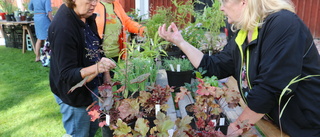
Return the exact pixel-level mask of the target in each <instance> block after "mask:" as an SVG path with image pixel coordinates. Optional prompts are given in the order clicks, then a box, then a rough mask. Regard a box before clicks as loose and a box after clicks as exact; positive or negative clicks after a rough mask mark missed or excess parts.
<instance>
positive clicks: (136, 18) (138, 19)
mask: <svg viewBox="0 0 320 137" xmlns="http://www.w3.org/2000/svg"><path fill="white" fill-rule="evenodd" d="M139 12H140V10H139V9H134V8H131V11H129V12H127V15H128V16H129V17H131V19H132V20H134V21H136V22H139V23H141V22H142V18H143V16H146V15H139V14H138V13H139Z"/></svg>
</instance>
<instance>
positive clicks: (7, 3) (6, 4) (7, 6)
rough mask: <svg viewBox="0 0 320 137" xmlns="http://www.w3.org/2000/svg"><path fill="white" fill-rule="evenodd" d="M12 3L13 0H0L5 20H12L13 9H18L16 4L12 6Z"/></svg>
mask: <svg viewBox="0 0 320 137" xmlns="http://www.w3.org/2000/svg"><path fill="white" fill-rule="evenodd" d="M12 3H14V1H13V0H2V1H0V6H1V8H2V10H3V11H4V12H6V13H7V14H6V20H7V21H14V16H13V11H15V10H16V9H18V8H17V7H16V6H14V5H13V4H12Z"/></svg>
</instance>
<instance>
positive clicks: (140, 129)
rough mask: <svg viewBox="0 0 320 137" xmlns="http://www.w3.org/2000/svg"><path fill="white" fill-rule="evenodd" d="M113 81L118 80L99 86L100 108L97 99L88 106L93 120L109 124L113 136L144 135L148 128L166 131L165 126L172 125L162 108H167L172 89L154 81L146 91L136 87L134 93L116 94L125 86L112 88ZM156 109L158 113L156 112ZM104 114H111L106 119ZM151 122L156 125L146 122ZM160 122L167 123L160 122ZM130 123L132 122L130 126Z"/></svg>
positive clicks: (154, 130) (155, 132) (164, 132)
mask: <svg viewBox="0 0 320 137" xmlns="http://www.w3.org/2000/svg"><path fill="white" fill-rule="evenodd" d="M116 85H119V83H113V84H103V85H101V86H99V88H98V89H99V94H100V97H98V98H99V100H100V107H101V108H100V107H99V105H98V104H96V102H94V103H93V104H92V105H90V106H89V107H88V110H89V112H88V114H89V115H90V116H91V120H92V121H94V120H96V119H99V121H100V123H99V126H100V127H102V126H105V125H109V126H110V129H112V130H114V135H115V136H121V135H124V136H131V135H142V136H145V135H146V133H147V132H148V133H149V134H150V131H152V132H151V133H152V134H153V135H157V134H161V135H167V134H168V133H167V130H168V129H170V128H172V127H173V126H174V123H173V122H172V121H171V120H170V118H169V117H168V116H165V114H163V113H161V112H165V111H166V110H167V108H168V105H167V104H166V102H167V101H168V99H169V98H170V97H171V92H173V91H174V90H173V88H172V87H169V86H166V87H161V86H160V85H155V84H154V86H147V87H146V89H147V91H139V92H137V93H136V95H132V96H130V97H129V98H123V97H121V96H118V94H120V93H121V92H122V91H124V89H125V87H124V86H122V87H121V88H119V89H118V90H116V91H112V86H116ZM137 95H138V96H137ZM156 105H159V110H155V109H156V107H155V106H156ZM156 111H158V112H159V113H161V114H159V113H158V115H159V116H158V115H156ZM106 116H108V117H110V119H109V121H108V122H106ZM147 117H154V119H153V120H154V121H148V120H147V119H146V118H147ZM157 121H161V122H157ZM150 122H152V123H154V124H155V128H152V127H150V126H149V123H150ZM162 122H166V124H165V125H163V123H162ZM130 124H133V125H132V126H130ZM165 130H166V131H165Z"/></svg>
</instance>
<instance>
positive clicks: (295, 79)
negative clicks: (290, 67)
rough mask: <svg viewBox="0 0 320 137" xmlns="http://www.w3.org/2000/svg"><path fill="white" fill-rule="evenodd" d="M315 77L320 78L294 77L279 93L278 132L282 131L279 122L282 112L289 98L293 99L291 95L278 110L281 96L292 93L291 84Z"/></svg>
mask: <svg viewBox="0 0 320 137" xmlns="http://www.w3.org/2000/svg"><path fill="white" fill-rule="evenodd" d="M316 76H320V75H308V76H305V77H303V78H300V79H298V78H299V77H300V75H299V76H296V77H295V78H293V79H292V80H291V81H290V82H289V84H288V85H287V86H286V87H285V88H284V89H283V90H282V92H281V94H280V98H279V102H278V103H279V112H280V113H279V126H280V130H281V131H282V126H281V121H280V119H281V117H282V114H283V111H284V110H285V108H286V106H287V105H288V103H289V101H290V100H291V98H292V97H293V95H291V96H290V97H289V99H288V100H287V101H286V102H285V104H284V106H283V107H282V108H280V105H281V101H282V98H283V96H285V95H288V94H290V93H291V92H292V90H291V89H290V88H289V87H290V86H291V85H292V84H294V83H297V82H299V81H302V80H306V79H308V78H310V77H316ZM281 136H282V132H281Z"/></svg>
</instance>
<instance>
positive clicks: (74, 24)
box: [48, 0, 116, 137]
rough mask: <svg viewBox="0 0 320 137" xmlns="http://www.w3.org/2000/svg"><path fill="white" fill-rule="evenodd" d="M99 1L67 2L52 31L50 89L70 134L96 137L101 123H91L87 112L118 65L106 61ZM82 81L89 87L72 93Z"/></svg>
mask: <svg viewBox="0 0 320 137" xmlns="http://www.w3.org/2000/svg"><path fill="white" fill-rule="evenodd" d="M97 3H98V1H97V0H65V4H63V5H61V6H60V8H59V10H58V11H57V14H56V15H55V17H54V19H53V21H52V23H51V25H50V27H49V31H48V33H49V34H48V36H49V37H48V40H49V42H50V47H51V48H52V51H51V53H52V55H51V61H50V75H49V79H50V87H51V90H52V92H53V93H54V96H55V98H56V101H57V103H58V104H59V105H60V111H61V113H62V121H63V125H64V128H65V130H66V132H67V134H69V135H71V136H75V137H93V136H94V135H95V133H96V131H97V129H98V128H99V127H98V121H97V120H96V121H91V120H90V116H89V115H88V112H87V110H86V108H87V107H88V106H89V105H90V104H92V103H93V102H94V101H97V98H96V97H95V96H93V94H92V93H91V92H94V93H95V94H96V95H98V86H99V85H100V84H102V82H103V81H104V78H105V77H104V75H105V74H106V73H108V72H109V71H110V70H111V69H113V68H114V67H115V66H116V64H115V63H114V62H113V61H112V60H110V59H108V58H106V57H104V56H105V55H104V53H103V51H102V47H101V45H100V44H101V39H100V37H99V35H98V32H97V26H96V22H95V17H96V15H95V14H93V11H94V8H95V7H96V5H97ZM81 81H85V85H83V86H82V87H78V88H76V89H75V90H73V91H72V92H70V93H69V91H70V89H71V88H72V87H73V86H75V85H76V84H78V83H80V82H81Z"/></svg>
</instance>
